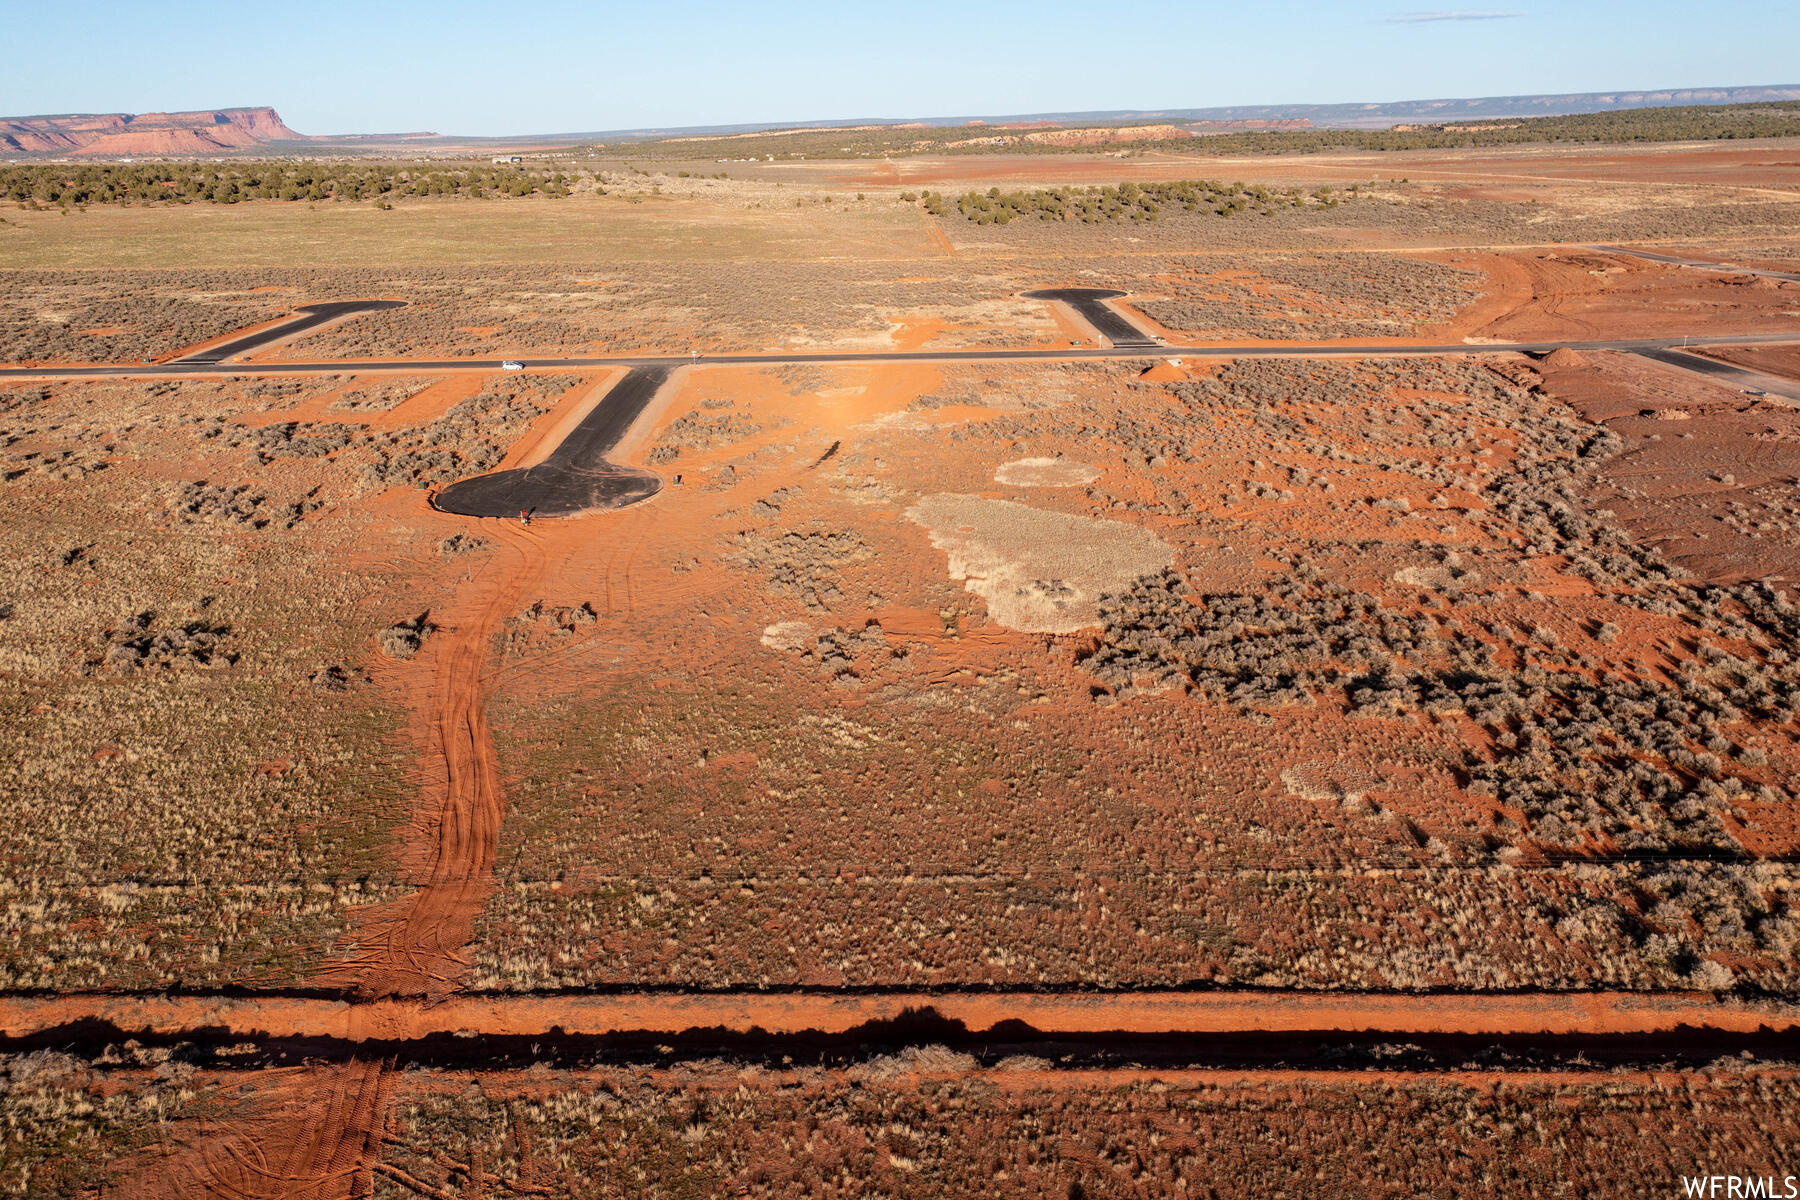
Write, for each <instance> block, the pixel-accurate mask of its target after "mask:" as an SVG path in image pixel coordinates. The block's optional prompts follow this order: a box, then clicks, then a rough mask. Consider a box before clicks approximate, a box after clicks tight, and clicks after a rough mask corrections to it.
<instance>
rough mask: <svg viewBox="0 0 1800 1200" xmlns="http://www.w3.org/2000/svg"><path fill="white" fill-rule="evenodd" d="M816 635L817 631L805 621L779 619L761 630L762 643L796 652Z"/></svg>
mask: <svg viewBox="0 0 1800 1200" xmlns="http://www.w3.org/2000/svg"><path fill="white" fill-rule="evenodd" d="M818 636H819V635H818V632H817V631H816V630H815V629H813V627H812V626H811V625H808V624H807V623H806V622H805V621H780V622H777V623H776V624H774V625H771V626H769V627H768V628H767V629H765V630H763V634H762V644H763V645H765V646H767V647H768V648H769V649H771V650H782V651H785V652H787V653H789V654H798V653H799V652H800V651H802V650H804V649H806V648H807V647H808V646H809V645H811V644H812V643H813V641H814V639H816V638H817V637H818Z"/></svg>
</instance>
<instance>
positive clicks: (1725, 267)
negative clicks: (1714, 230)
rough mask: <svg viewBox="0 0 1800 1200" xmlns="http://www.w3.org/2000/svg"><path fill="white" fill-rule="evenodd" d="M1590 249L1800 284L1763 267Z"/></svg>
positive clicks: (1607, 248)
mask: <svg viewBox="0 0 1800 1200" xmlns="http://www.w3.org/2000/svg"><path fill="white" fill-rule="evenodd" d="M1591 249H1594V250H1603V251H1605V252H1606V253H1608V254H1628V255H1630V256H1631V257H1632V258H1647V259H1649V260H1650V261H1651V262H1659V263H1673V264H1674V265H1676V266H1678V267H1699V268H1701V269H1703V270H1707V271H1723V272H1725V273H1726V274H1727V275H1761V276H1762V277H1763V278H1764V279H1791V280H1793V281H1794V282H1796V283H1800V275H1795V274H1791V273H1789V272H1787V271H1770V270H1768V269H1766V268H1763V267H1734V266H1732V265H1731V264H1730V263H1717V262H1707V261H1706V260H1705V259H1700V258H1677V257H1676V256H1675V255H1673V254H1656V253H1654V252H1652V251H1649V250H1632V249H1630V248H1628V247H1626V246H1593V247H1591Z"/></svg>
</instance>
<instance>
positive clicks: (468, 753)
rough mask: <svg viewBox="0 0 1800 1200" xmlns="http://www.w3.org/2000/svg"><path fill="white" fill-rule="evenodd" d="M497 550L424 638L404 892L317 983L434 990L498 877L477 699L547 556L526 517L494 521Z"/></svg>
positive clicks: (413, 992)
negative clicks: (499, 631) (416, 790)
mask: <svg viewBox="0 0 1800 1200" xmlns="http://www.w3.org/2000/svg"><path fill="white" fill-rule="evenodd" d="M494 535H495V537H496V540H497V541H498V542H499V544H500V548H501V550H502V553H501V554H497V555H495V557H494V559H493V561H491V562H490V563H489V565H488V567H487V568H486V569H485V570H484V571H482V572H480V573H478V574H477V575H476V576H475V577H474V579H473V580H471V581H470V582H469V583H468V584H465V585H464V588H463V592H464V594H463V595H460V596H458V597H457V599H456V601H455V602H454V603H453V606H452V607H451V608H450V609H449V611H448V612H442V613H440V614H439V617H440V620H441V622H442V624H443V626H444V628H443V629H442V630H441V631H440V632H439V633H438V634H437V635H436V636H434V637H433V638H432V640H431V642H430V643H428V644H427V649H428V653H429V655H430V660H429V664H428V668H427V669H428V670H429V671H430V684H429V686H428V687H427V688H425V689H421V690H422V691H423V692H424V693H425V694H424V697H423V703H424V707H425V716H426V724H427V727H428V730H429V733H428V738H429V741H428V745H427V747H426V758H427V762H428V767H429V768H430V769H429V771H428V773H427V784H426V787H425V792H426V795H425V796H424V798H423V800H422V803H421V805H420V808H419V811H418V812H417V813H415V815H414V818H413V821H412V824H411V826H410V828H409V829H408V830H407V831H406V834H405V835H404V836H405V837H406V840H407V842H408V843H409V844H408V846H407V847H406V850H405V852H404V854H403V859H404V861H406V862H407V863H408V865H409V868H410V869H409V870H408V872H407V874H409V875H410V876H412V877H413V878H414V879H416V880H417V882H418V889H417V891H415V892H414V893H413V894H412V895H411V896H408V897H405V898H403V899H401V900H399V901H396V902H394V903H392V904H390V905H386V906H383V908H381V909H377V910H375V911H373V912H371V913H369V914H367V915H366V916H365V917H364V918H363V921H362V923H361V925H360V928H359V930H358V932H357V935H356V938H355V946H356V950H355V953H354V954H352V955H351V956H350V957H349V958H348V959H346V960H345V961H342V962H339V963H336V964H332V965H330V966H328V967H327V968H325V969H324V970H323V971H321V972H320V974H319V976H318V977H317V979H316V980H315V982H316V983H317V984H318V985H320V986H325V987H332V988H342V989H345V990H348V991H351V992H352V993H354V994H355V995H357V996H358V997H362V998H370V999H374V998H384V997H397V996H398V997H418V998H424V999H431V1000H437V999H442V998H443V997H444V996H447V995H449V994H450V993H451V992H453V991H454V990H456V988H457V987H458V985H459V984H460V982H461V980H462V977H463V975H464V973H465V972H466V970H467V968H468V960H467V957H466V956H465V954H464V948H465V947H466V946H467V945H468V944H469V942H470V941H471V940H472V938H473V934H474V928H475V919H476V917H477V916H478V915H479V914H480V911H481V907H482V905H483V904H485V903H486V901H487V898H488V896H489V894H490V893H491V892H492V891H493V887H494V877H493V876H494V858H495V855H496V853H497V852H498V847H499V840H500V822H501V820H502V819H503V818H504V816H505V799H504V797H503V795H502V794H501V789H500V774H499V767H498V764H497V762H496V760H495V756H494V742H493V737H492V735H491V734H490V732H489V730H488V724H487V713H486V709H485V706H484V704H483V700H482V674H483V670H484V668H485V667H486V663H487V656H488V647H489V644H490V639H491V637H492V634H493V632H494V630H495V629H496V628H498V627H499V624H500V622H501V621H502V620H504V619H505V617H506V615H507V614H508V613H510V612H513V611H515V610H516V609H517V608H518V607H519V605H520V601H521V598H522V596H523V594H524V593H525V592H526V591H527V590H529V589H530V588H531V587H532V586H533V585H534V584H535V583H537V582H539V581H540V580H541V577H542V575H543V573H544V570H545V567H546V564H547V562H548V559H547V556H546V554H545V551H544V539H543V537H542V535H541V534H540V533H538V532H537V531H534V530H532V529H527V528H521V527H519V526H516V525H512V524H498V525H496V526H495V527H494Z"/></svg>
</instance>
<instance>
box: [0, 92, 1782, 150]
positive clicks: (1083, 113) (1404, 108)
mask: <svg viewBox="0 0 1800 1200" xmlns="http://www.w3.org/2000/svg"><path fill="white" fill-rule="evenodd" d="M1757 93H1761V94H1757ZM1769 93H1787V94H1786V95H1770V94H1769ZM1783 100H1800V83H1773V84H1731V85H1720V86H1707V85H1701V86H1691V87H1638V88H1609V89H1603V90H1599V91H1591V92H1537V93H1526V94H1516V95H1492V96H1439V97H1429V98H1418V99H1408V100H1386V101H1337V102H1331V103H1293V104H1286V103H1283V104H1245V105H1219V106H1209V107H1198V108H1183V107H1161V108H1107V109H1079V110H1037V111H1027V112H1012V113H992V112H989V113H966V114H960V115H957V114H952V115H943V116H932V117H927V116H893V117H879V116H864V117H837V118H807V119H796V120H787V121H745V122H735V123H715V124H696V125H643V126H635V127H629V128H616V129H586V130H568V131H557V132H549V133H530V132H513V133H501V134H477V133H467V134H464V133H442V132H438V131H435V130H392V131H382V132H376V133H325V134H303V135H301V136H302V137H303V138H305V139H306V140H307V141H320V142H330V141H345V140H357V141H378V140H381V139H386V138H397V139H398V138H404V139H425V138H432V139H438V140H442V141H450V142H461V141H470V142H474V141H481V142H502V141H509V140H510V141H533V142H546V141H591V140H597V139H601V138H633V139H638V140H652V139H654V138H658V137H679V136H692V137H708V136H720V137H729V136H731V135H733V134H742V133H766V132H773V131H781V130H796V131H813V132H826V131H829V130H833V129H846V128H853V127H856V126H890V127H891V126H897V125H922V126H927V127H933V128H955V127H958V126H962V125H969V124H974V123H981V124H989V125H993V124H1000V123H1011V122H1021V121H1033V120H1037V121H1057V122H1067V121H1108V120H1132V119H1148V118H1160V119H1165V120H1183V121H1208V120H1219V121H1226V120H1296V119H1310V118H1312V117H1325V118H1327V119H1329V118H1330V117H1331V116H1336V117H1337V118H1338V119H1339V121H1340V122H1347V121H1353V120H1356V119H1358V118H1360V120H1361V121H1363V122H1379V121H1381V120H1384V119H1388V118H1392V119H1393V120H1395V121H1403V120H1416V119H1429V118H1430V117H1433V116H1441V117H1450V118H1460V119H1463V120H1493V119H1504V118H1506V117H1510V116H1518V117H1529V116H1569V115H1577V114H1580V113H1589V112H1606V111H1624V110H1629V109H1633V108H1667V107H1678V106H1689V105H1692V106H1710V105H1719V106H1724V105H1730V104H1741V103H1758V102H1763V101H1766V102H1770V103H1779V102H1781V101H1783ZM1558 102H1560V104H1559V103H1558ZM1584 103H1585V105H1586V107H1575V108H1571V107H1568V106H1569V105H1582V104H1584ZM1453 105H1454V106H1462V107H1463V109H1464V111H1461V112H1441V111H1432V110H1437V109H1441V108H1444V107H1448V106H1453ZM1523 105H1537V106H1539V107H1538V108H1537V109H1536V110H1535V111H1519V112H1512V111H1507V112H1484V111H1470V110H1474V109H1477V108H1491V107H1493V106H1501V107H1505V106H1513V107H1518V106H1523ZM236 112H272V113H276V114H277V115H279V106H277V105H272V104H233V105H216V106H209V107H205V108H193V109H143V110H141V111H138V112H127V111H124V110H120V109H113V110H105V111H89V112H62V113H32V114H26V115H18V116H4V117H0V125H4V124H8V123H14V122H19V123H23V122H35V121H68V120H81V119H94V118H103V117H124V118H127V119H131V120H136V119H138V118H141V117H146V116H188V115H198V114H204V113H236ZM290 128H291V127H290ZM5 132H6V130H4V129H0V135H4V133H5Z"/></svg>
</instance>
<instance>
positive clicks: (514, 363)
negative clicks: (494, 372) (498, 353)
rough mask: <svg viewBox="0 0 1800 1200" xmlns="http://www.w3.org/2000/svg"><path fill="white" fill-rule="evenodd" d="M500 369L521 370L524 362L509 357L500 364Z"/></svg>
mask: <svg viewBox="0 0 1800 1200" xmlns="http://www.w3.org/2000/svg"><path fill="white" fill-rule="evenodd" d="M500 369H501V370H502V371H523V370H524V369H525V364H524V363H522V362H520V361H519V360H518V359H516V358H509V359H507V360H506V361H505V362H503V363H501V364H500Z"/></svg>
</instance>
